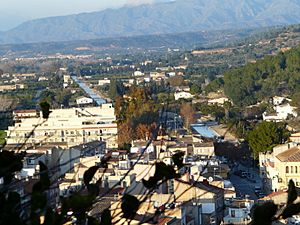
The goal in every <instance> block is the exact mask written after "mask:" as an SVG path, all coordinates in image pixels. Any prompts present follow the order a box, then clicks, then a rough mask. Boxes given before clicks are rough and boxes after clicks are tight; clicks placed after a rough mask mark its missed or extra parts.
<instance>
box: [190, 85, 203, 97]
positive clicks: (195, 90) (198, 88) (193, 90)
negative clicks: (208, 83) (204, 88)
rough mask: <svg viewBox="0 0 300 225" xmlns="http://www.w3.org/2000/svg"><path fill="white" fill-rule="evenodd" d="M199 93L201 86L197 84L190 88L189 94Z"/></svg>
mask: <svg viewBox="0 0 300 225" xmlns="http://www.w3.org/2000/svg"><path fill="white" fill-rule="evenodd" d="M200 93H201V86H200V85H199V84H192V86H191V94H192V95H194V94H200Z"/></svg>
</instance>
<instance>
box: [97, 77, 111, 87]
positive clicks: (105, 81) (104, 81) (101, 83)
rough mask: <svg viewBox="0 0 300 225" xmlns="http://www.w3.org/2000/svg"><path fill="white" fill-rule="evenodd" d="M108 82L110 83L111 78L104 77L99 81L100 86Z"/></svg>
mask: <svg viewBox="0 0 300 225" xmlns="http://www.w3.org/2000/svg"><path fill="white" fill-rule="evenodd" d="M106 84H110V80H109V79H108V78H104V79H102V80H99V81H98V85H99V86H103V85H106Z"/></svg>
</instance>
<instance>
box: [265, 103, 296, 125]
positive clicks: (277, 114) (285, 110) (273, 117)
mask: <svg viewBox="0 0 300 225" xmlns="http://www.w3.org/2000/svg"><path fill="white" fill-rule="evenodd" d="M296 109H297V107H294V106H291V105H290V104H289V103H287V104H284V105H277V106H274V112H273V113H270V114H268V113H267V112H264V113H263V120H265V121H274V122H279V121H283V120H286V119H288V117H290V116H292V117H297V116H298V114H297V112H296Z"/></svg>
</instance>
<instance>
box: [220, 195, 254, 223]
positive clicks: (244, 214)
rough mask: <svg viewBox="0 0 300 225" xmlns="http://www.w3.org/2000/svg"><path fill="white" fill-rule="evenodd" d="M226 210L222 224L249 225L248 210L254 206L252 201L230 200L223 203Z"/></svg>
mask: <svg viewBox="0 0 300 225" xmlns="http://www.w3.org/2000/svg"><path fill="white" fill-rule="evenodd" d="M225 204H226V210H225V216H224V219H223V224H224V225H225V224H249V222H250V221H251V218H250V210H251V208H252V206H253V205H254V201H253V200H248V199H242V200H240V199H230V200H227V201H225Z"/></svg>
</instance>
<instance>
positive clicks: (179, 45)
mask: <svg viewBox="0 0 300 225" xmlns="http://www.w3.org/2000/svg"><path fill="white" fill-rule="evenodd" d="M280 30H281V28H276V29H275V28H273V29H272V32H271V31H270V29H247V30H246V29H244V30H220V31H209V32H205V31H203V32H187V33H178V34H161V35H141V36H135V37H119V38H103V39H93V40H86V41H68V42H45V43H29V44H6V45H0V55H2V56H3V57H8V58H9V57H14V56H24V57H26V56H34V55H36V54H44V55H48V54H55V53H58V52H59V53H63V54H103V53H114V52H116V53H118V54H122V53H129V52H132V53H134V52H143V51H144V50H149V51H166V50H167V49H168V48H171V49H175V48H176V49H181V50H191V49H194V48H197V47H204V46H212V45H213V46H214V45H226V44H228V43H232V42H234V41H239V40H241V39H245V38H248V37H249V36H253V35H256V34H261V33H264V32H267V31H268V32H271V33H272V34H273V32H274V31H275V33H278V32H280Z"/></svg>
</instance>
